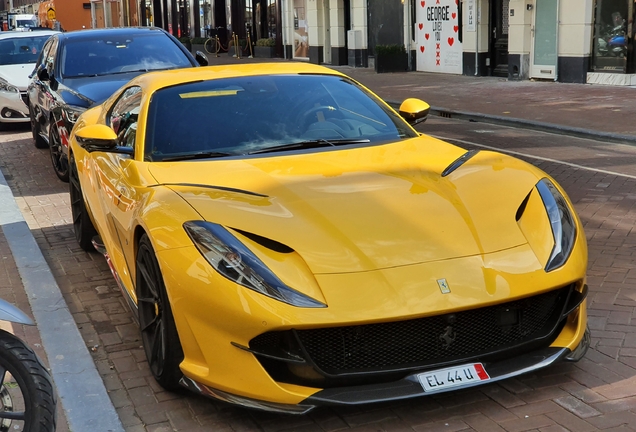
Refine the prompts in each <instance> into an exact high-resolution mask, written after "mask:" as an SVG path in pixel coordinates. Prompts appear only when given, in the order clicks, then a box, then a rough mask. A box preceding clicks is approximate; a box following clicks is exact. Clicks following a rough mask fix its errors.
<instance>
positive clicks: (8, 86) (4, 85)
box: [0, 78, 20, 93]
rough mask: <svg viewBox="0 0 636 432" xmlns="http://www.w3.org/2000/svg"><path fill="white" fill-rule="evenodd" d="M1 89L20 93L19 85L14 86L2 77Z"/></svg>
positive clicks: (0, 81)
mask: <svg viewBox="0 0 636 432" xmlns="http://www.w3.org/2000/svg"><path fill="white" fill-rule="evenodd" d="M0 91H4V92H8V93H20V90H18V88H17V87H15V86H12V85H11V84H9V83H8V82H7V80H4V79H2V78H0Z"/></svg>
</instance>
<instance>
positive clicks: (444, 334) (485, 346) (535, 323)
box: [250, 285, 573, 378]
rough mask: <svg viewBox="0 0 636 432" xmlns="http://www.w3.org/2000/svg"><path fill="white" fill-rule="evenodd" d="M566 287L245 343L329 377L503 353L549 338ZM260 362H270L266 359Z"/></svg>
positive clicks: (268, 364)
mask: <svg viewBox="0 0 636 432" xmlns="http://www.w3.org/2000/svg"><path fill="white" fill-rule="evenodd" d="M572 289H573V285H571V286H568V287H565V288H562V289H557V290H553V291H549V292H546V293H543V294H540V295H537V296H534V297H528V298H524V299H521V300H515V301H512V302H508V303H505V304H499V305H494V306H489V307H483V308H479V309H473V310H467V311H463V312H457V313H453V314H447V315H439V316H433V317H426V318H418V319H412V320H407V321H397V322H387V323H379V324H367V325H359V326H347V327H330V328H318V329H310V330H290V331H285V332H270V333H265V334H262V335H260V336H258V337H256V338H254V339H252V341H251V342H250V348H252V349H254V350H267V351H270V352H272V351H276V349H281V348H282V350H283V351H286V352H290V351H291V352H293V351H296V352H297V353H298V354H299V355H300V356H303V357H304V358H305V360H306V361H307V362H308V363H309V364H312V365H314V366H315V369H316V370H318V372H319V373H320V374H322V375H323V376H326V377H332V378H333V377H337V376H345V375H350V374H360V373H365V372H366V373H374V372H376V373H377V372H380V373H387V372H391V371H398V370H402V371H403V370H407V369H411V368H415V367H420V368H421V367H426V366H433V365H444V364H451V363H455V362H458V361H465V360H468V359H475V358H480V356H486V357H488V356H490V357H492V356H493V355H497V353H500V354H504V355H505V354H506V352H507V353H508V354H507V355H510V352H511V350H514V353H515V354H517V353H521V352H524V348H525V350H526V351H527V350H529V349H533V348H534V347H536V345H537V343H539V344H541V345H542V346H547V345H549V344H550V343H551V341H552V340H553V339H554V338H555V337H556V330H559V329H560V322H561V321H562V319H561V318H562V314H563V311H564V308H565V304H566V301H567V299H568V295H569V293H570V291H571V290H572ZM561 324H562V323H561ZM550 337H551V338H550ZM290 340H291V341H295V342H292V343H291V344H290ZM294 344H295V345H296V346H294ZM283 345H284V346H283ZM259 359H260V357H259ZM261 361H262V359H261ZM264 365H265V366H266V369H269V368H271V367H272V362H271V359H268V360H267V361H265V363H264Z"/></svg>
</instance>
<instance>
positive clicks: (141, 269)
mask: <svg viewBox="0 0 636 432" xmlns="http://www.w3.org/2000/svg"><path fill="white" fill-rule="evenodd" d="M136 264H137V277H136V282H137V283H136V289H137V305H138V308H139V326H140V328H141V339H142V341H143V345H144V351H145V352H146V358H147V359H148V366H149V367H150V371H151V372H152V375H153V376H154V377H155V379H156V380H157V382H158V383H159V385H161V386H162V387H163V388H165V389H166V390H172V391H177V390H180V389H181V388H182V387H181V386H180V385H179V381H180V380H181V377H182V376H183V374H182V373H181V369H179V364H180V363H181V362H182V361H183V349H182V348H181V342H180V341H179V335H178V334H177V327H176V325H175V323H174V318H173V317H172V308H171V307H170V301H169V300H168V294H167V293H166V287H165V285H164V283H163V276H162V275H161V269H160V268H159V263H158V262H157V258H156V256H155V252H154V249H153V247H152V244H151V243H150V239H149V238H148V236H147V235H146V234H144V235H143V236H142V237H141V239H140V240H139V246H138V248H137V262H136Z"/></svg>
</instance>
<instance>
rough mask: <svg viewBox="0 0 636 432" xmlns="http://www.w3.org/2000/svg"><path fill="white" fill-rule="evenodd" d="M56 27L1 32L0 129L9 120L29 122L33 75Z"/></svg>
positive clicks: (10, 121)
mask: <svg viewBox="0 0 636 432" xmlns="http://www.w3.org/2000/svg"><path fill="white" fill-rule="evenodd" d="M55 33H59V32H56V31H53V30H40V31H26V32H15V31H12V32H0V129H2V128H3V127H4V125H5V124H6V123H17V122H28V121H29V109H28V107H27V105H26V100H27V92H26V89H27V85H28V84H29V74H31V72H32V71H33V69H34V67H35V62H36V61H37V59H38V57H39V56H40V51H41V50H42V46H43V45H44V43H45V42H46V41H47V39H48V38H49V37H50V36H51V35H52V34H55Z"/></svg>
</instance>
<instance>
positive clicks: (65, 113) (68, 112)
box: [62, 105, 86, 132]
mask: <svg viewBox="0 0 636 432" xmlns="http://www.w3.org/2000/svg"><path fill="white" fill-rule="evenodd" d="M84 111H86V108H84V107H79V106H74V105H65V106H63V107H62V117H64V120H66V122H67V123H68V124H72V125H74V124H75V123H76V122H77V119H78V118H79V116H80V115H82V113H83V112H84ZM69 132H70V130H69Z"/></svg>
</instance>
